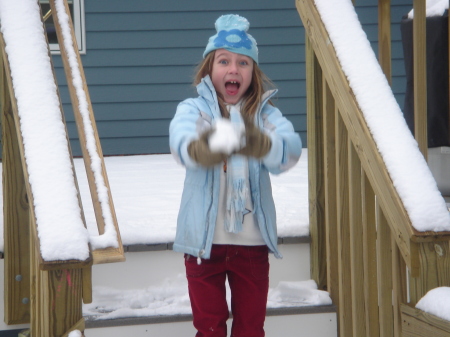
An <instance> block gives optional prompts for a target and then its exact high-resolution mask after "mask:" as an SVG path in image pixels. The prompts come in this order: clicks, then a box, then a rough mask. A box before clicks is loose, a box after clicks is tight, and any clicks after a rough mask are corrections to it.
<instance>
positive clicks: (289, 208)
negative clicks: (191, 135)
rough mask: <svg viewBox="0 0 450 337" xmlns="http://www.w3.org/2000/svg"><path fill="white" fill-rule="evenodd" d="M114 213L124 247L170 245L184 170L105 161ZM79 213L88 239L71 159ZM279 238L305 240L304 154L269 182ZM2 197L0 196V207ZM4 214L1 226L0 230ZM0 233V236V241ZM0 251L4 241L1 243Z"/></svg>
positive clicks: (137, 160)
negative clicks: (79, 205) (297, 237)
mask: <svg viewBox="0 0 450 337" xmlns="http://www.w3.org/2000/svg"><path fill="white" fill-rule="evenodd" d="M105 165H106V169H107V172H108V177H109V182H110V187H111V193H112V197H113V202H114V207H115V209H116V215H117V220H118V223H119V228H120V233H121V236H122V242H123V244H124V245H133V244H156V243H168V242H173V240H174V239H175V231H176V223H177V215H178V209H179V205H180V201H181V193H182V189H183V183H184V176H185V169H184V168H183V167H182V166H180V165H178V164H177V163H176V162H175V160H174V159H173V158H172V156H171V155H169V154H163V155H141V156H118V157H106V158H105ZM75 169H76V172H77V179H78V183H79V187H80V193H81V198H82V203H83V209H84V213H85V216H86V222H87V225H88V229H89V232H90V234H91V235H96V233H97V225H96V221H95V215H94V209H93V206H92V202H91V197H90V194H89V186H88V183H87V179H86V174H85V171H84V164H83V161H82V159H79V158H76V159H75ZM271 179H272V189H273V195H274V199H275V205H276V208H277V222H278V236H279V237H294V236H307V235H309V219H308V217H309V212H308V173H307V150H306V149H303V153H302V156H301V158H300V161H299V163H298V164H297V165H296V166H295V167H294V168H292V169H291V170H290V171H288V172H285V173H283V174H281V175H279V176H274V175H272V176H271ZM2 198H3V196H2V195H0V201H1V202H3V200H2ZM2 212H3V208H1V209H0V215H1V216H0V222H1V226H3V214H2ZM2 238H3V231H0V239H2ZM0 250H1V251H3V240H0Z"/></svg>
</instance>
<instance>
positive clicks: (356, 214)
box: [348, 141, 366, 336]
mask: <svg viewBox="0 0 450 337" xmlns="http://www.w3.org/2000/svg"><path fill="white" fill-rule="evenodd" d="M348 176H349V182H348V183H349V201H350V204H349V213H350V218H349V224H350V238H349V242H350V264H351V268H350V269H351V285H352V287H351V299H352V322H353V336H366V324H365V323H366V320H365V317H366V303H365V300H364V283H365V279H364V253H363V245H364V240H361V238H363V225H362V224H363V205H362V200H363V196H362V186H361V184H362V172H361V162H360V161H359V158H358V155H357V153H356V151H355V148H354V146H353V144H352V143H351V141H348Z"/></svg>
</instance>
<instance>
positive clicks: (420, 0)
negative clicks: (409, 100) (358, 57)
mask: <svg viewBox="0 0 450 337" xmlns="http://www.w3.org/2000/svg"><path fill="white" fill-rule="evenodd" d="M425 6H426V1H424V0H414V19H413V40H414V45H413V54H414V66H413V69H414V70H413V71H414V135H415V137H416V140H417V143H419V148H420V151H421V152H422V154H423V156H424V157H425V159H427V157H428V155H427V153H428V132H427V124H428V123H427V68H426V66H427V58H426V57H427V56H426V28H427V26H426V12H425Z"/></svg>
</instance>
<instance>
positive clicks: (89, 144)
mask: <svg viewBox="0 0 450 337" xmlns="http://www.w3.org/2000/svg"><path fill="white" fill-rule="evenodd" d="M55 6H56V12H57V14H58V15H57V16H58V22H59V24H60V26H61V31H62V35H63V36H64V48H65V51H66V53H67V58H68V60H69V65H70V70H71V74H72V78H71V80H72V83H73V86H74V87H75V92H76V95H77V99H78V104H79V105H78V108H79V111H80V114H81V117H82V120H83V126H84V133H85V136H86V144H85V145H86V149H87V152H88V153H89V157H90V160H91V167H90V169H91V170H92V173H93V174H94V180H95V186H96V188H97V196H95V198H97V197H98V200H99V202H100V207H101V210H102V216H103V220H104V222H105V232H104V233H103V234H102V235H100V236H98V235H93V236H91V238H90V242H91V245H92V248H93V249H99V248H106V247H115V248H117V247H118V246H119V243H118V241H117V233H116V228H115V227H114V221H113V216H112V213H111V207H110V205H109V195H108V188H107V187H106V184H105V180H104V179H103V175H102V160H101V158H100V155H99V154H98V152H97V142H96V139H95V132H94V128H93V126H92V123H91V119H90V112H89V103H88V101H87V97H86V92H85V91H84V85H83V79H82V76H81V72H80V69H79V67H78V58H77V53H76V52H75V48H74V42H75V41H73V39H72V34H71V29H70V21H69V16H68V15H67V13H66V10H65V5H64V2H63V0H55ZM67 80H68V81H69V79H67Z"/></svg>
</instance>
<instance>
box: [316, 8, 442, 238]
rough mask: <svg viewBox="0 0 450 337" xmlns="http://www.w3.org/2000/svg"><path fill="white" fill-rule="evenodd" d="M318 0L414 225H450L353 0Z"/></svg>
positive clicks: (432, 228) (422, 228) (439, 228)
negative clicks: (362, 25)
mask: <svg viewBox="0 0 450 337" xmlns="http://www.w3.org/2000/svg"><path fill="white" fill-rule="evenodd" d="M315 4H316V7H317V10H318V11H319V13H320V16H321V17H322V20H323V22H324V24H325V27H326V28H327V31H328V34H329V37H330V40H331V42H332V44H333V46H334V49H335V50H336V54H337V57H338V58H339V61H340V63H341V64H342V69H343V71H344V73H345V75H346V77H347V79H348V81H349V85H350V87H351V88H352V90H353V92H354V94H355V96H356V100H357V102H358V105H359V106H360V108H361V110H362V112H363V114H364V117H365V119H366V122H367V125H368V127H369V129H370V132H371V133H372V136H373V138H374V140H375V142H376V144H377V147H378V150H379V152H380V154H381V156H382V157H383V160H384V162H385V163H386V167H387V170H388V172H389V174H390V177H391V179H392V181H393V184H394V186H395V188H396V189H397V191H398V194H399V196H400V198H401V200H402V202H403V204H404V206H405V209H406V211H407V212H408V215H409V217H410V219H411V223H412V225H413V227H414V228H415V229H416V230H418V231H421V232H422V231H449V230H450V215H449V212H448V210H447V208H446V204H445V201H444V199H443V198H442V196H441V194H440V192H439V190H438V188H437V185H436V181H435V180H434V178H433V176H432V174H431V171H430V170H429V168H428V166H427V163H426V161H425V159H424V157H423V156H422V154H421V153H420V150H419V148H418V145H417V142H416V141H415V139H414V137H413V136H412V134H411V132H410V131H409V129H408V126H407V124H406V122H405V119H404V117H403V114H402V111H401V109H400V107H399V105H398V103H397V102H396V100H395V98H394V95H393V94H392V90H391V88H390V86H389V83H388V81H387V80H386V77H385V75H384V74H383V71H382V70H381V67H380V65H379V63H378V61H377V59H376V57H375V54H374V52H373V50H372V48H371V46H370V43H369V40H368V39H367V36H366V34H365V33H364V31H363V29H362V27H361V24H360V22H359V20H358V17H357V14H356V12H355V10H354V8H353V5H352V3H351V1H348V0H345V1H344V0H341V1H338V0H333V1H329V0H315ZM337 13H339V15H338V14H337Z"/></svg>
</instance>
